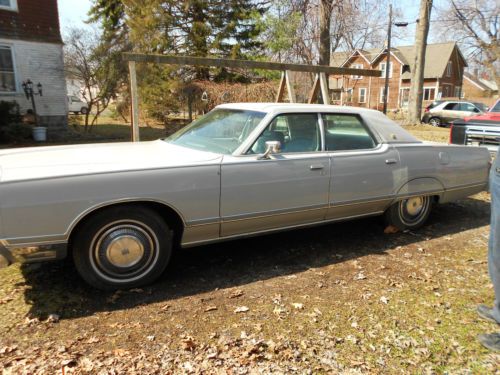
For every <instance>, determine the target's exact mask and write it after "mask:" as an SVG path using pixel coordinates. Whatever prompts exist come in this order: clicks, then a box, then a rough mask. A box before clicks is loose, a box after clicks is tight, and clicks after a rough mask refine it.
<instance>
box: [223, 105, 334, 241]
mask: <svg viewBox="0 0 500 375" xmlns="http://www.w3.org/2000/svg"><path fill="white" fill-rule="evenodd" d="M322 140H323V136H322V129H321V126H320V122H319V117H318V114H317V113H293V114H292V113H286V114H280V115H277V116H276V117H275V118H274V119H273V120H272V121H271V122H270V124H269V125H268V126H267V127H266V129H265V130H264V131H263V132H262V133H261V134H260V136H259V137H258V138H257V140H256V141H255V143H254V144H253V145H252V146H251V147H250V148H249V150H248V151H247V152H246V153H245V154H244V155H239V156H234V155H228V156H224V159H223V161H222V165H221V207H220V216H221V236H222V237H228V236H234V235H240V234H247V233H254V232H262V231H268V230H273V229H277V228H284V227H291V226H297V225H303V224H307V223H313V222H318V221H322V220H324V218H325V214H326V210H327V205H328V185H329V181H330V158H329V156H328V153H326V152H325V151H323V141H322ZM266 141H279V142H280V145H281V150H280V152H278V153H276V154H272V155H270V156H269V158H268V159H263V158H262V155H263V153H264V152H265V151H266Z"/></svg>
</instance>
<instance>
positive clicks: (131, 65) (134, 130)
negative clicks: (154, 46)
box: [128, 61, 140, 142]
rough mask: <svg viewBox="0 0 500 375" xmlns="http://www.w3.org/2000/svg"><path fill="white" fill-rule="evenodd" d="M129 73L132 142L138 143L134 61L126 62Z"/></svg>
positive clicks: (137, 110) (137, 106) (137, 105)
mask: <svg viewBox="0 0 500 375" xmlns="http://www.w3.org/2000/svg"><path fill="white" fill-rule="evenodd" d="M128 69H129V73H130V98H131V101H132V142H139V141H140V137H139V102H138V100H139V97H138V95H137V75H136V72H135V61H129V62H128Z"/></svg>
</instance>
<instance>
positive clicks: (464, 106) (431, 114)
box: [422, 100, 488, 126]
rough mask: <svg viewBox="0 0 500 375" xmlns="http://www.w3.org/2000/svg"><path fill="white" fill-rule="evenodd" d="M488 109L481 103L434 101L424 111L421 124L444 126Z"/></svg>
mask: <svg viewBox="0 0 500 375" xmlns="http://www.w3.org/2000/svg"><path fill="white" fill-rule="evenodd" d="M487 110H488V108H487V107H486V106H485V105H484V104H483V103H478V102H466V101H458V100H457V101H449V100H446V101H436V102H433V103H431V104H430V105H429V106H428V107H427V108H425V110H424V116H423V117H422V122H424V123H426V124H430V125H432V126H446V125H449V124H450V123H451V122H452V121H455V120H458V119H463V118H465V117H470V116H473V115H476V114H480V113H484V112H486V111H487Z"/></svg>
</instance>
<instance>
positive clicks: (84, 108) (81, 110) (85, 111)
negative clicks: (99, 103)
mask: <svg viewBox="0 0 500 375" xmlns="http://www.w3.org/2000/svg"><path fill="white" fill-rule="evenodd" d="M87 112H88V108H87V107H82V108H80V113H81V114H82V115H86V114H87Z"/></svg>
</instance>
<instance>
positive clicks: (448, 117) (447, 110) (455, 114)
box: [441, 102, 462, 124]
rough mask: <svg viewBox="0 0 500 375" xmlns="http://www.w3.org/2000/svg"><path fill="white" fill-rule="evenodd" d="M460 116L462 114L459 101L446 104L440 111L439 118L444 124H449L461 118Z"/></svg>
mask: <svg viewBox="0 0 500 375" xmlns="http://www.w3.org/2000/svg"><path fill="white" fill-rule="evenodd" d="M460 116H462V112H461V111H460V103H456V102H451V103H448V104H446V105H445V106H444V107H443V110H442V112H441V118H442V120H443V123H444V124H449V123H450V122H452V121H454V120H457V119H459V118H461V117H460Z"/></svg>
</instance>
